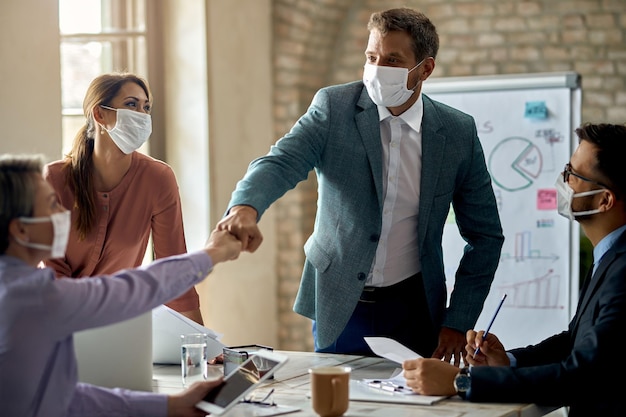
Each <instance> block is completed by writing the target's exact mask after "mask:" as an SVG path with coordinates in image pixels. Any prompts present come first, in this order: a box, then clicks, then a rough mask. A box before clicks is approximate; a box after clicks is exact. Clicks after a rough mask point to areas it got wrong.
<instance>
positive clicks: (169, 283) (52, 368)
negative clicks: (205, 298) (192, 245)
mask: <svg viewBox="0 0 626 417" xmlns="http://www.w3.org/2000/svg"><path fill="white" fill-rule="evenodd" d="M212 267H213V264H212V261H211V258H210V257H209V256H208V255H207V254H206V253H205V252H196V253H193V254H190V255H180V256H174V257H170V258H164V259H161V260H159V261H157V262H154V263H153V264H151V265H150V266H147V267H144V268H140V269H133V270H124V271H120V272H118V273H116V274H114V275H109V276H105V275H103V276H98V277H93V278H85V279H80V280H75V279H68V278H62V279H55V274H54V271H53V270H52V269H50V268H45V269H39V268H34V267H32V266H29V265H27V264H25V263H24V262H22V261H21V260H19V259H17V258H14V257H11V256H7V255H0V409H1V410H2V416H3V417H5V416H6V417H9V416H11V417H12V416H15V417H29V416H46V417H62V416H74V415H75V416H81V417H88V416H103V415H106V416H150V417H155V416H165V415H166V412H167V397H166V396H165V395H163V394H155V393H148V392H137V391H130V390H123V389H108V388H101V387H96V386H93V385H89V384H83V383H78V382H77V379H78V373H77V365H76V357H75V354H74V341H73V336H72V334H73V333H74V332H76V331H80V330H85V329H89V328H93V327H98V326H103V325H108V324H112V323H115V322H119V321H122V320H126V319H129V318H132V317H135V316H138V315H140V314H142V313H145V312H148V311H150V310H151V309H153V308H154V307H157V306H158V305H160V304H163V303H164V302H166V301H168V300H171V299H172V298H175V297H177V296H179V295H180V294H183V293H184V292H185V291H187V290H188V289H189V288H190V287H192V286H193V285H195V284H197V283H198V282H200V281H202V279H204V277H206V276H207V275H208V274H209V272H211V269H212Z"/></svg>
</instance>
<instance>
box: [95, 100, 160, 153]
mask: <svg viewBox="0 0 626 417" xmlns="http://www.w3.org/2000/svg"><path fill="white" fill-rule="evenodd" d="M100 107H103V108H105V109H109V110H113V111H116V112H117V121H116V122H115V126H114V127H113V129H111V130H107V132H109V136H111V139H113V142H115V144H116V145H117V147H118V148H120V150H121V151H122V152H124V153H125V154H129V153H131V152H134V151H136V150H137V149H139V147H140V146H141V145H143V144H144V143H145V142H146V141H147V140H148V138H149V137H150V134H152V117H150V115H149V114H146V113H142V112H139V111H134V110H128V109H114V108H112V107H108V106H100Z"/></svg>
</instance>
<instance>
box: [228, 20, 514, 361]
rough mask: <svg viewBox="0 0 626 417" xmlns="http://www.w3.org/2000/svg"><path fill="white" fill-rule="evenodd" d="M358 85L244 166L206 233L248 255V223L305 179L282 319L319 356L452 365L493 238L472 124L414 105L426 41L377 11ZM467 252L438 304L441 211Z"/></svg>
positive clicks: (427, 58)
mask: <svg viewBox="0 0 626 417" xmlns="http://www.w3.org/2000/svg"><path fill="white" fill-rule="evenodd" d="M368 29H369V31H370V36H369V41H368V44H367V48H366V51H365V59H366V63H365V68H364V74H363V81H357V82H352V83H348V84H344V85H337V86H331V87H327V88H323V89H321V90H320V91H318V93H317V94H316V95H315V97H314V98H313V101H312V103H311V105H310V107H309V109H308V111H307V112H306V114H304V115H303V116H302V117H301V118H300V119H299V120H298V122H297V123H296V124H295V125H294V126H293V128H292V129H291V131H290V132H289V133H287V134H286V135H285V136H284V137H283V138H281V139H280V140H279V141H277V142H276V144H275V145H273V146H272V147H271V149H270V151H269V153H268V154H267V155H265V156H263V157H260V158H258V159H256V160H254V161H252V162H251V163H250V166H249V168H248V171H247V173H246V175H245V176H244V178H243V179H242V180H241V181H239V183H238V184H237V186H236V189H235V191H234V192H233V194H232V198H231V201H230V202H229V205H228V211H227V214H226V216H225V217H224V218H223V219H222V220H221V222H220V223H219V224H218V228H222V229H227V230H229V231H230V232H231V233H234V234H235V235H237V237H238V238H239V239H240V240H241V241H242V242H243V247H244V250H248V251H250V252H254V251H255V250H256V249H257V248H258V247H259V245H260V244H261V241H262V236H261V233H260V232H259V229H258V227H257V222H258V221H259V220H260V218H261V216H262V215H263V213H264V212H265V210H266V209H267V208H268V207H269V206H270V205H271V204H272V203H273V202H274V201H276V200H277V199H278V198H280V197H281V196H282V195H283V194H284V193H285V192H286V191H288V190H290V189H292V188H294V187H295V186H296V184H298V182H300V181H302V180H305V179H306V178H307V176H308V174H309V172H310V171H311V170H313V169H314V170H315V173H316V174H317V181H318V206H317V216H316V219H315V228H314V231H313V234H312V235H311V236H310V238H309V239H308V241H307V242H306V244H305V246H304V251H305V255H306V262H305V265H304V271H303V275H302V280H301V284H300V288H299V291H298V295H297V298H296V301H295V305H294V311H296V312H297V313H299V314H301V315H303V316H306V317H309V318H310V319H311V320H313V334H314V338H315V349H316V351H319V352H338V353H360V354H372V352H371V350H370V349H369V347H368V346H367V344H366V343H365V341H364V339H363V337H364V336H387V337H391V338H394V339H396V340H398V341H399V342H401V343H403V344H404V345H406V346H408V347H409V348H411V349H413V350H414V351H416V352H418V353H420V354H421V355H424V356H428V357H430V356H431V355H432V356H434V357H437V358H442V359H445V360H446V361H451V360H454V361H455V363H456V364H457V365H458V364H459V361H460V358H461V357H462V356H463V355H464V354H465V350H464V347H465V332H466V331H467V330H468V329H471V328H472V327H473V326H474V324H475V323H476V320H477V318H478V316H479V314H480V312H481V310H482V307H483V303H484V301H485V298H486V296H487V294H488V292H489V288H490V286H491V282H492V281H493V277H494V273H495V270H496V267H497V265H498V261H499V257H500V250H501V247H502V243H503V240H504V237H503V235H502V229H501V225H500V220H499V216H498V211H497V207H496V202H495V198H494V193H493V188H492V185H491V179H490V176H489V173H488V172H487V168H486V165H485V159H484V154H483V150H482V147H481V144H480V142H479V139H478V136H477V132H476V125H475V122H474V119H473V118H472V117H471V116H469V115H467V114H464V113H461V112H460V111H458V110H456V109H453V108H451V107H448V106H446V105H444V104H442V103H438V102H436V101H434V100H431V99H430V98H428V97H427V96H425V95H422V94H421V87H422V82H423V81H424V80H426V79H427V78H428V77H429V76H430V75H431V74H432V72H433V70H434V69H435V57H436V55H437V51H438V49H439V38H438V35H437V31H436V29H435V27H434V25H433V24H432V23H431V21H430V20H429V19H428V18H427V17H426V16H424V15H423V14H422V13H420V12H417V11H415V10H412V9H407V8H400V9H391V10H387V11H384V12H380V13H374V14H373V15H372V16H371V18H370V21H369V23H368ZM451 204H452V207H453V209H454V213H455V215H456V223H457V225H458V228H459V230H460V232H461V235H462V236H463V238H464V239H465V241H466V242H467V245H466V247H465V251H464V253H463V258H462V259H461V261H460V264H459V267H458V270H457V272H456V277H455V278H456V280H455V285H454V290H453V291H452V294H451V296H450V300H449V305H447V302H448V294H447V290H446V277H445V273H444V262H443V253H442V246H441V240H442V234H443V228H444V224H445V222H446V218H447V217H448V213H449V210H450V205H451Z"/></svg>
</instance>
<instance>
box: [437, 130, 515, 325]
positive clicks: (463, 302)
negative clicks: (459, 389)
mask: <svg viewBox="0 0 626 417" xmlns="http://www.w3.org/2000/svg"><path fill="white" fill-rule="evenodd" d="M467 120H468V121H469V122H468V123H466V126H464V127H463V130H462V131H466V132H469V133H468V136H469V138H468V139H469V141H470V143H471V145H470V146H469V151H468V152H470V158H469V162H468V165H467V169H465V170H464V171H462V172H460V173H459V175H458V177H457V179H456V181H457V184H458V186H457V187H456V189H455V192H454V195H453V197H452V207H453V209H454V213H455V216H456V222H457V226H458V228H459V232H460V234H461V236H462V237H463V239H464V240H465V241H466V242H467V244H466V246H465V249H464V251H463V256H462V258H461V261H460V263H459V267H458V269H457V271H456V275H455V284H454V290H453V292H452V294H451V296H450V304H449V308H448V310H447V313H446V317H445V319H444V323H443V325H444V326H446V327H450V328H454V329H458V330H460V331H462V332H465V331H466V330H467V329H470V328H472V327H473V326H474V325H475V323H476V321H477V320H478V316H479V315H480V313H481V311H482V308H483V304H484V301H485V299H486V298H487V295H488V294H489V289H490V288H491V283H492V282H493V278H494V276H495V272H496V269H497V267H498V263H499V262H500V251H501V249H502V244H503V243H504V236H503V234H502V225H501V223H500V216H499V214H498V208H497V205H496V200H495V196H494V192H493V186H492V184H491V177H490V175H489V172H488V171H487V165H486V163H485V156H484V153H483V149H482V146H481V144H480V140H479V139H478V134H477V132H476V124H475V122H474V120H473V118H467Z"/></svg>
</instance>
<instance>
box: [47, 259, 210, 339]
mask: <svg viewBox="0 0 626 417" xmlns="http://www.w3.org/2000/svg"><path fill="white" fill-rule="evenodd" d="M212 266H213V265H212V261H211V258H210V257H209V256H208V255H207V254H206V253H205V252H204V251H198V252H196V253H193V254H187V255H179V256H173V257H168V258H164V259H160V260H157V261H155V262H153V263H151V264H150V265H148V266H145V267H139V268H134V269H126V270H122V271H120V272H118V273H115V274H113V275H103V276H97V277H89V278H83V279H79V280H76V279H71V278H61V279H57V280H52V281H50V282H49V283H48V284H47V285H44V286H42V288H41V300H40V302H39V305H40V310H38V311H44V312H45V314H46V315H47V316H48V317H49V318H50V322H54V323H59V326H50V327H48V328H45V329H44V331H45V330H46V329H47V330H48V331H50V332H54V334H52V335H50V338H52V339H54V338H57V339H58V338H61V337H66V336H67V335H70V334H72V333H73V332H76V331H80V330H84V329H89V328H93V327H97V326H104V325H108V324H112V323H116V322H119V321H122V320H126V319H129V318H132V317H136V316H138V315H139V314H142V313H145V312H147V311H150V310H151V309H153V308H155V307H157V306H159V305H161V304H163V303H165V302H166V301H167V300H171V299H172V298H175V297H177V296H179V295H180V294H182V293H184V292H185V291H186V290H187V289H189V288H190V287H192V286H193V285H196V284H197V283H199V282H200V281H202V280H203V279H204V278H205V277H206V276H207V275H208V274H209V273H210V271H211V269H212Z"/></svg>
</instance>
